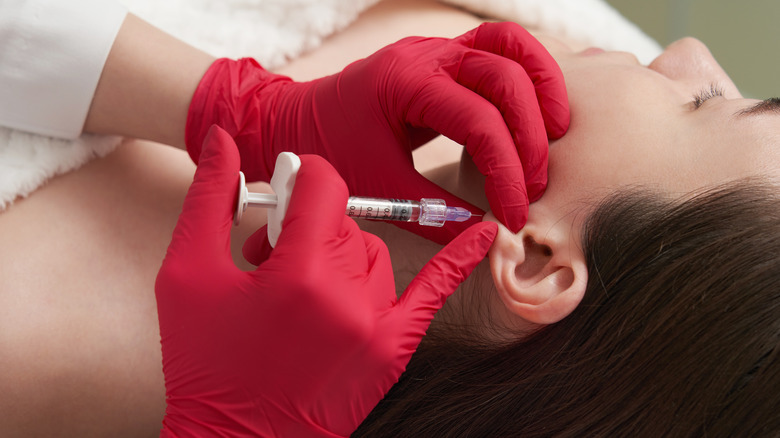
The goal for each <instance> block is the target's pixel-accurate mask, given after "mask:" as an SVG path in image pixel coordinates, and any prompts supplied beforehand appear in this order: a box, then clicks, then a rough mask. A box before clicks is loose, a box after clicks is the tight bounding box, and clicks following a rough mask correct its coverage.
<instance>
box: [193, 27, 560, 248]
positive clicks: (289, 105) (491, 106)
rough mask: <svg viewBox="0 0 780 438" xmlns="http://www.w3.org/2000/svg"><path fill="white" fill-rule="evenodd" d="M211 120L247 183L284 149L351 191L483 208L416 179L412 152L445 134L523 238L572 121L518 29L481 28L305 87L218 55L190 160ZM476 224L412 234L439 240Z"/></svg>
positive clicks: (399, 47)
mask: <svg viewBox="0 0 780 438" xmlns="http://www.w3.org/2000/svg"><path fill="white" fill-rule="evenodd" d="M211 124H217V125H219V126H221V127H223V128H225V129H226V130H227V131H228V132H229V133H230V134H231V135H232V136H233V137H234V138H235V139H236V142H237V144H238V147H239V149H240V151H241V163H242V169H243V171H244V173H246V175H247V178H248V179H249V180H264V181H268V180H269V178H270V176H271V173H272V172H273V168H274V164H275V163H276V156H277V155H278V154H279V153H280V152H283V151H291V152H295V153H296V154H299V155H300V154H317V155H321V156H323V157H325V158H326V159H327V160H328V162H330V163H331V164H332V165H333V166H334V167H335V168H336V169H337V170H338V171H339V173H340V174H341V176H342V177H343V178H344V180H345V181H346V182H347V186H348V187H349V190H350V193H351V194H353V195H356V196H379V197H388V198H405V199H414V200H417V199H420V198H423V197H425V198H442V199H444V200H445V201H446V202H447V205H453V206H461V207H465V208H467V209H469V210H471V211H472V212H475V213H481V210H479V209H478V208H476V207H475V206H473V205H470V204H468V203H466V202H465V201H462V200H460V199H458V198H456V197H454V196H453V195H451V194H449V193H448V192H446V191H445V190H443V189H441V188H440V187H438V186H436V185H435V184H433V183H431V182H430V181H428V180H427V179H425V178H424V177H423V176H421V175H420V174H418V173H417V172H416V171H415V169H414V166H413V162H412V155H411V152H412V150H413V149H414V148H416V147H418V146H420V145H422V144H424V143H426V142H427V141H429V140H431V139H432V138H433V137H435V136H436V135H437V133H441V134H444V135H445V136H447V137H449V138H450V139H452V140H454V141H456V142H458V143H460V144H463V145H465V146H466V150H467V151H468V153H469V154H470V155H471V157H472V158H473V160H474V162H475V163H476V165H477V167H478V168H479V170H480V171H481V172H482V173H483V174H484V175H486V177H487V178H486V182H485V192H486V194H487V199H488V201H489V203H490V207H491V209H492V210H493V213H494V214H495V215H496V217H497V218H498V219H499V220H500V221H501V222H502V223H504V224H506V225H507V227H508V228H509V229H511V230H512V231H515V232H516V231H519V229H520V228H522V227H523V226H524V225H525V222H526V219H527V216H528V204H529V201H534V200H536V199H538V198H539V197H540V196H541V195H542V193H543V192H544V188H545V186H546V184H547V148H548V142H547V136H548V135H549V136H550V137H553V138H557V137H560V136H561V135H563V134H564V132H565V131H566V129H567V128H568V125H569V107H568V99H567V96H566V88H565V84H564V81H563V75H562V73H561V71H560V69H559V67H558V65H557V64H556V63H555V61H554V60H553V58H552V57H551V56H550V54H549V53H548V52H547V51H546V50H545V49H544V47H542V45H541V44H540V43H539V42H538V41H537V40H536V39H535V38H534V37H533V36H531V35H530V34H529V33H528V32H526V31H525V30H524V29H523V28H521V27H520V26H519V25H517V24H513V23H487V24H484V25H482V26H480V27H478V28H476V29H474V30H472V31H470V32H468V33H466V34H464V35H462V36H460V37H457V38H455V39H444V38H419V37H413V38H406V39H403V40H401V41H399V42H397V43H395V44H392V45H390V46H388V47H386V48H384V49H382V50H380V51H378V52H377V53H375V54H374V55H372V56H370V57H368V58H366V59H363V60H361V61H357V62H355V63H353V64H351V65H350V66H348V67H347V68H345V69H344V70H343V71H342V72H341V73H338V74H336V75H333V76H328V77H325V78H321V79H318V80H315V81H311V82H304V83H299V82H293V81H292V80H291V79H290V78H288V77H285V76H280V75H275V74H271V73H269V72H267V71H265V70H264V69H263V68H262V67H261V66H260V65H258V64H257V63H256V62H255V61H254V60H252V59H241V60H238V61H232V60H228V59H220V60H218V61H216V62H215V63H214V64H213V65H212V66H211V67H210V69H209V70H208V71H207V72H206V74H205V76H204V77H203V79H202V80H201V83H200V85H199V86H198V89H197V91H196V92H195V95H194V97H193V99H192V103H191V104H190V109H189V115H188V119H187V129H186V141H187V148H188V150H189V153H190V156H191V157H192V158H193V159H194V160H195V161H196V162H197V159H198V155H199V154H200V145H201V144H202V142H203V137H204V135H205V133H206V131H207V130H208V128H209V126H210V125H211ZM473 223H474V221H473V220H472V221H469V222H466V223H462V224H455V223H450V224H448V225H446V226H445V227H444V228H433V227H420V226H417V225H412V226H411V227H407V229H410V230H411V231H413V232H416V233H418V234H422V235H423V236H425V237H427V238H429V239H432V240H434V241H437V242H439V243H445V242H447V241H449V240H450V239H451V238H452V237H454V236H455V235H457V234H458V233H460V232H461V231H463V230H464V229H465V228H466V227H467V226H468V225H471V224H473Z"/></svg>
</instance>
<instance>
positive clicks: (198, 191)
mask: <svg viewBox="0 0 780 438" xmlns="http://www.w3.org/2000/svg"><path fill="white" fill-rule="evenodd" d="M239 165H240V159H239V155H238V150H237V149H236V144H235V142H234V141H233V138H232V137H231V136H230V135H229V134H228V133H227V132H225V131H224V130H223V129H222V128H220V127H218V126H216V125H212V126H211V128H210V129H209V131H208V133H207V134H206V137H205V139H204V141H203V149H202V152H201V155H200V160H199V162H198V168H197V169H196V170H195V177H194V180H193V182H192V185H191V186H190V188H189V191H188V192H187V196H186V198H185V199H184V206H183V207H182V212H181V215H180V216H179V221H178V222H177V224H176V229H175V230H174V233H173V239H172V241H171V245H170V247H169V249H168V253H169V255H171V253H174V254H175V255H176V256H177V257H179V258H185V259H190V260H191V261H193V262H194V261H196V260H204V259H206V260H207V259H209V258H210V257H218V256H220V255H221V254H224V255H225V256H226V257H227V258H228V259H229V257H230V229H231V226H232V218H233V211H234V209H235V205H236V197H237V195H238V179H239V176H238V170H239ZM204 256H206V257H204Z"/></svg>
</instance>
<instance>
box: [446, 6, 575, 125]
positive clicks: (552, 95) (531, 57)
mask: <svg viewBox="0 0 780 438" xmlns="http://www.w3.org/2000/svg"><path fill="white" fill-rule="evenodd" d="M456 41H459V42H460V43H462V44H464V45H465V46H466V47H470V48H474V49H478V50H484V51H486V52H491V53H495V54H497V55H501V56H503V57H506V58H509V59H511V60H514V61H515V62H517V63H519V64H520V65H521V66H523V69H524V70H525V71H526V73H527V74H528V77H530V78H531V80H532V81H533V83H534V87H535V88H536V96H537V99H538V100H539V107H540V109H541V112H542V117H543V119H544V124H545V127H546V129H547V135H548V136H550V138H559V137H561V136H562V135H563V134H565V133H566V130H567V129H568V128H569V120H570V119H569V117H570V116H569V99H568V95H567V93H566V83H565V82H564V79H563V73H562V72H561V69H560V67H559V66H558V63H556V62H555V59H553V57H552V55H550V53H549V52H548V51H547V49H545V47H544V46H543V45H542V44H541V43H540V42H539V41H538V40H537V39H536V38H534V36H533V35H531V34H530V33H528V31H526V30H525V29H524V28H523V27H522V26H520V25H518V24H517V23H512V22H500V23H485V24H483V25H481V26H479V27H477V28H476V29H473V30H471V31H469V32H467V33H465V34H463V35H461V36H459V37H457V38H456Z"/></svg>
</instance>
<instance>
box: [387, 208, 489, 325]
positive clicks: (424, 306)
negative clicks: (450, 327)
mask: <svg viewBox="0 0 780 438" xmlns="http://www.w3.org/2000/svg"><path fill="white" fill-rule="evenodd" d="M497 233H498V225H496V224H495V223H493V222H481V223H479V224H476V225H474V226H472V227H471V228H469V229H468V230H466V231H465V232H463V234H461V235H460V236H458V237H456V238H455V239H453V241H452V242H450V244H449V245H447V246H445V247H444V249H442V250H441V251H439V253H438V254H436V255H435V256H434V257H433V258H432V259H431V260H430V261H429V262H428V263H426V264H425V266H423V268H422V269H421V270H420V273H419V274H417V276H416V277H415V278H414V280H412V282H411V283H410V284H409V287H407V288H406V290H405V291H404V294H403V295H402V296H401V299H400V302H399V305H400V306H402V307H403V309H404V310H405V312H404V314H405V315H407V317H408V320H407V323H408V324H410V325H411V326H412V327H414V328H416V329H417V330H419V334H420V335H421V336H422V335H423V334H424V333H425V331H426V330H427V328H428V325H429V324H430V321H431V320H432V319H433V316H434V315H435V314H436V312H437V311H438V310H439V309H441V307H442V306H443V305H444V302H445V301H446V300H447V298H448V297H449V296H450V295H452V293H453V292H454V291H455V289H456V288H457V287H458V285H460V284H461V283H462V282H463V281H464V280H465V279H466V278H467V277H468V276H469V275H471V272H472V271H473V270H474V268H475V267H476V266H477V265H478V264H479V262H481V261H482V259H484V258H485V256H486V255H487V252H488V250H490V246H491V245H492V244H493V240H494V239H495V238H496V234H497Z"/></svg>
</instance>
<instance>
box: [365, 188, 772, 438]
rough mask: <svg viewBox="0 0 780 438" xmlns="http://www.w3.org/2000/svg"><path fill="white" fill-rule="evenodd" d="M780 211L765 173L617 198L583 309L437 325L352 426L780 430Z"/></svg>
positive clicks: (591, 256)
mask: <svg viewBox="0 0 780 438" xmlns="http://www.w3.org/2000/svg"><path fill="white" fill-rule="evenodd" d="M779 212H780V207H778V193H777V187H776V186H773V185H771V184H768V183H766V182H758V183H756V182H740V183H733V184H730V185H728V186H725V187H721V188H718V189H717V190H712V191H709V192H707V193H704V194H701V195H698V196H696V197H693V198H690V199H686V200H685V201H684V202H679V201H678V202H670V201H662V200H659V199H658V197H657V196H653V195H652V194H649V193H639V192H630V193H623V194H619V195H616V196H614V197H610V198H608V199H607V200H606V201H605V202H604V203H603V204H601V205H600V206H599V207H598V208H597V209H596V210H595V212H594V213H592V214H591V215H589V218H588V220H587V221H586V225H585V232H584V239H583V243H582V244H583V248H584V251H585V254H586V257H587V262H588V269H589V284H588V289H587V292H586V295H585V298H584V300H583V302H582V303H581V304H580V306H579V307H578V308H577V309H576V310H575V312H574V313H572V314H571V315H570V316H569V317H568V318H566V319H564V320H563V321H561V322H559V323H557V324H553V325H550V326H546V327H544V328H542V329H541V330H539V331H537V332H535V333H533V334H531V335H530V336H526V337H524V338H522V339H520V340H517V341H514V342H512V343H510V344H507V345H495V343H490V342H487V341H486V340H484V339H480V338H479V335H474V334H469V333H464V332H465V330H463V327H446V326H445V327H442V326H439V327H435V324H434V325H432V326H431V330H430V331H429V335H428V336H426V338H425V339H424V341H423V343H422V344H421V345H420V348H419V349H418V351H417V352H416V353H415V355H414V356H413V357H412V360H411V362H410V363H409V366H408V367H407V371H406V373H404V375H403V376H402V377H401V379H400V381H399V382H398V383H397V384H396V385H395V386H394V387H393V388H392V390H391V391H390V393H389V394H388V395H387V396H386V397H385V399H384V400H383V401H382V402H381V403H380V404H379V405H378V406H377V407H376V408H375V409H374V411H372V413H371V415H370V416H369V417H368V418H367V419H366V421H364V423H363V424H362V425H361V427H360V428H359V429H358V430H357V431H356V432H355V434H354V435H353V436H355V437H363V436H365V437H548V436H557V437H586V436H587V437H594V436H605V437H606V436H608V437H614V436H631V437H660V436H664V437H666V436H695V437H701V436H707V437H720V436H723V437H733V436H746V437H747V436H749V437H759V436H780V369H779V367H778V340H779V339H780V213H779Z"/></svg>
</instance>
